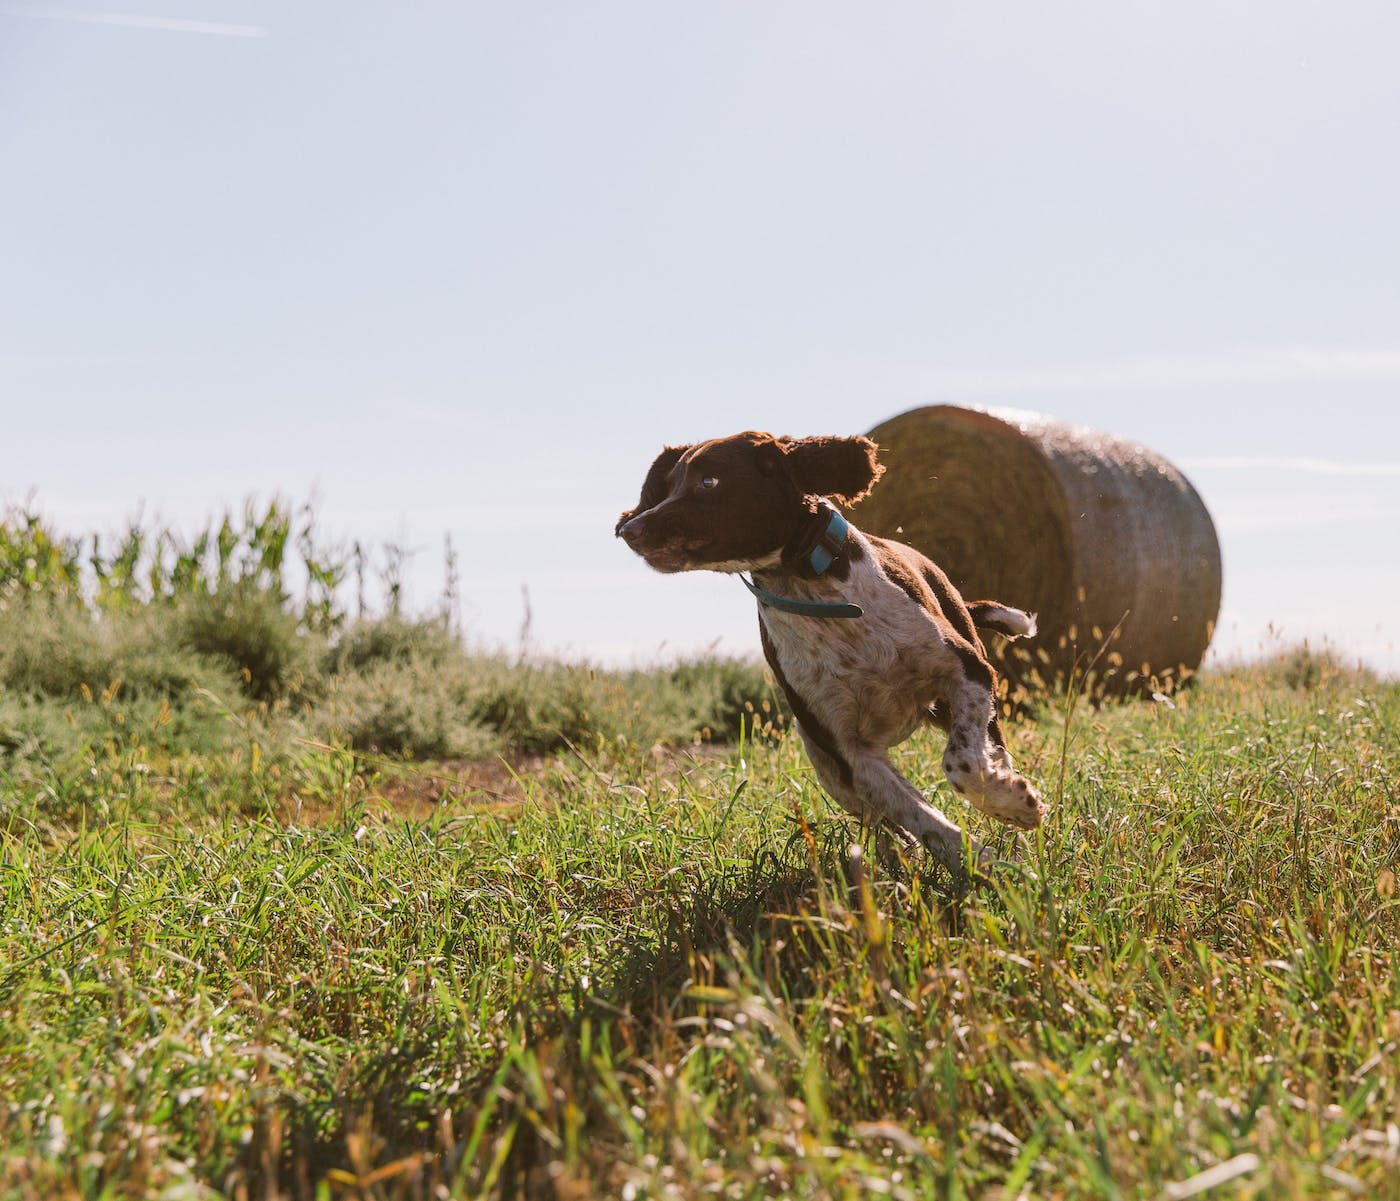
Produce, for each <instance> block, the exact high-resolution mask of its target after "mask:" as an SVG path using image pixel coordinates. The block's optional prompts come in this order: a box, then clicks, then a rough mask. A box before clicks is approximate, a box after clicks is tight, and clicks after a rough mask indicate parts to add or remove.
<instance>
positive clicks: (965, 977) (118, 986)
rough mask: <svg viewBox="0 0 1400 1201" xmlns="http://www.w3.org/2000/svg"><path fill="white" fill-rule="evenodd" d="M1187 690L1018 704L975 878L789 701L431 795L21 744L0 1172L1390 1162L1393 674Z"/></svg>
mask: <svg viewBox="0 0 1400 1201" xmlns="http://www.w3.org/2000/svg"><path fill="white" fill-rule="evenodd" d="M97 703H99V704H100V699H99V701H98V702H97ZM115 703H116V702H115V701H114V702H113V704H115ZM1172 704H1173V705H1174V706H1175V707H1171V706H1169V705H1167V704H1156V705H1141V704H1137V705H1131V706H1104V707H1102V708H1100V709H1098V710H1096V711H1090V710H1080V711H1079V712H1077V713H1076V714H1075V715H1074V719H1073V721H1071V722H1069V724H1068V728H1067V726H1066V719H1067V716H1068V715H1067V714H1066V713H1065V712H1064V711H1063V710H1056V709H1054V708H1052V707H1048V706H1047V707H1045V709H1044V710H1043V711H1042V714H1041V716H1040V717H1039V718H1038V719H1037V720H1035V721H1034V722H1032V723H1024V724H1019V725H1017V726H1016V727H1014V729H1013V732H1012V737H1013V748H1012V749H1013V751H1014V752H1015V753H1016V755H1017V757H1018V760H1019V762H1020V763H1021V765H1022V766H1023V767H1025V768H1026V769H1027V770H1028V771H1029V772H1030V773H1031V774H1032V775H1033V776H1035V777H1036V778H1038V779H1040V780H1042V781H1046V782H1047V783H1048V784H1049V786H1050V792H1051V794H1052V796H1051V799H1052V801H1053V803H1054V811H1053V814H1052V816H1051V819H1050V820H1049V822H1048V823H1047V825H1046V826H1045V828H1044V830H1043V831H1042V832H1041V833H1040V834H1038V835H1037V836H1036V837H1035V838H1033V839H1031V840H1029V841H1028V842H1025V843H1024V844H1022V845H1021V846H1020V848H1019V852H1017V851H1016V848H1015V847H1014V846H1013V843H1012V842H1011V841H1010V840H1009V839H1007V838H1006V837H1005V836H1004V835H1001V834H999V833H998V832H997V831H994V830H991V829H989V828H987V826H986V823H985V822H983V821H981V819H978V818H976V817H974V816H972V815H968V814H966V813H965V811H962V812H963V815H964V816H966V817H967V820H968V821H969V822H970V823H971V825H972V826H973V828H974V829H976V830H977V831H978V833H979V834H981V835H982V836H984V837H993V838H999V839H1000V842H999V845H1000V847H1001V849H1002V850H1003V851H1004V852H1005V853H1006V854H1007V855H1008V857H1011V856H1013V855H1014V854H1019V858H1014V859H1013V861H1012V862H1010V863H1009V865H1008V866H1007V868H1006V869H1005V870H1004V871H1003V873H1002V874H1001V876H1000V878H999V880H998V883H997V884H996V886H995V887H994V888H992V889H989V890H985V891H983V892H981V893H978V894H975V895H974V896H972V897H969V898H966V899H964V900H961V901H959V900H957V899H955V898H953V897H951V896H949V895H947V894H946V893H945V892H944V891H942V887H941V882H940V880H939V878H938V876H937V875H936V874H935V873H933V872H932V870H931V869H930V867H929V865H928V864H927V863H924V862H918V861H916V862H912V863H907V864H901V863H898V862H894V863H887V862H884V861H882V860H881V859H880V857H879V856H878V855H877V854H876V853H875V848H873V847H872V846H870V845H869V844H868V843H864V842H863V839H862V835H861V832H860V831H859V830H858V829H857V828H855V827H854V826H853V825H852V824H851V823H850V822H849V820H848V819H846V818H845V817H844V816H843V815H840V814H838V813H836V812H834V811H833V810H832V808H831V806H830V805H829V804H828V803H827V802H826V801H825V800H824V799H823V797H822V795H821V793H820V792H819V790H818V789H817V788H816V786H815V784H814V782H813V780H812V777H811V773H810V770H809V768H808V766H807V764H806V762H805V760H804V758H803V756H802V755H801V753H800V750H799V748H798V746H797V743H796V740H795V739H792V738H784V737H778V738H777V739H776V740H766V741H764V742H762V743H759V744H755V743H753V742H750V741H748V740H743V741H740V742H738V743H736V744H734V745H733V746H732V748H731V750H730V751H729V753H727V754H725V755H722V756H719V757H714V756H712V755H711V756H706V757H704V758H697V759H696V760H695V761H694V762H692V763H690V764H686V763H685V762H684V761H682V763H681V765H680V766H679V767H678V766H677V765H676V764H675V762H674V761H672V762H671V763H670V764H669V765H666V764H663V763H662V762H661V761H659V760H657V759H656V758H654V757H653V756H652V755H651V754H650V753H649V751H648V749H647V747H645V746H644V745H642V744H640V743H635V742H626V741H624V742H619V741H617V740H613V741H612V742H605V741H595V742H593V743H592V744H590V745H588V746H578V747H577V749H576V750H570V749H567V748H565V749H564V751H563V753H562V754H561V755H560V756H559V758H557V759H556V760H554V761H553V762H552V764H549V765H546V766H545V767H544V768H543V769H542V770H540V771H539V772H538V773H537V774H533V775H531V776H529V777H528V778H526V779H524V780H523V781H522V785H523V799H522V800H520V801H518V802H515V803H513V804H510V805H505V806H503V805H502V804H501V803H500V802H499V801H498V800H496V799H495V798H492V797H486V796H474V795H472V794H470V793H449V795H448V796H447V797H446V798H444V800H443V802H442V803H441V804H439V805H438V807H437V809H436V811H435V813H434V815H433V816H432V817H430V818H429V819H427V820H420V821H410V820H406V819H405V818H401V817H398V816H395V815H394V814H393V812H392V811H387V810H385V809H384V807H383V806H382V805H381V804H379V803H378V802H377V801H376V797H377V796H378V795H379V789H380V781H379V780H378V779H377V778H376V776H375V775H374V773H373V772H372V771H371V772H368V773H367V772H366V771H365V767H364V763H363V761H357V760H356V758H355V756H354V755H353V754H352V753H351V752H349V751H330V750H315V749H311V748H307V747H304V746H302V747H296V746H293V747H291V748H290V749H288V750H286V751H284V752H275V751H269V752H268V753H267V754H266V755H264V756H263V757H261V758H254V757H251V756H249V755H246V754H241V755H240V754H232V753H226V754H213V755H201V756H195V757H185V758H183V759H178V758H177V759H175V760H172V761H171V762H169V763H168V764H166V765H165V766H157V765H156V764H155V763H154V762H153V761H152V759H151V758H150V757H143V756H142V755H141V754H139V753H137V752H136V751H135V750H132V749H130V748H125V749H120V748H119V753H115V754H113V755H111V756H109V757H108V758H105V759H100V760H98V761H95V762H94V765H93V766H94V770H93V772H92V773H91V774H89V775H87V776H85V777H81V778H77V777H68V776H61V775H52V776H48V777H45V776H43V775H42V774H40V775H37V776H34V777H32V778H31V777H29V776H25V775H23V774H9V775H7V776H5V777H4V778H3V785H0V787H2V788H3V794H4V795H5V797H6V802H5V807H4V810H3V812H2V813H0V830H3V833H0V914H3V916H0V965H3V966H0V1098H3V1100H2V1101H0V1146H3V1147H4V1148H5V1151H4V1152H3V1153H0V1163H3V1167H0V1173H2V1174H3V1175H0V1181H3V1183H2V1184H0V1188H3V1190H4V1191H5V1193H6V1194H7V1195H10V1196H16V1197H34V1198H38V1197H53V1196H83V1197H99V1196H123V1195H158V1194H160V1193H162V1191H165V1192H167V1193H168V1195H171V1196H178V1195H188V1196H205V1195H214V1194H215V1193H219V1194H227V1195H230V1196H266V1197H272V1196H288V1197H299V1196H306V1197H316V1196H375V1197H434V1196H444V1195H445V1196H535V1195H543V1196H577V1197H581V1196H621V1195H626V1196H633V1197H653V1196H654V1197H662V1196H668V1197H704V1196H716V1195H717V1196H726V1197H730V1196H732V1197H760V1196H772V1195H797V1196H812V1197H856V1196H867V1195H887V1196H895V1197H938V1198H946V1197H989V1196H993V1197H1005V1198H1012V1197H1020V1196H1034V1197H1143V1198H1146V1197H1161V1196H1168V1197H1170V1196H1184V1195H1188V1193H1189V1191H1190V1189H1192V1188H1195V1187H1199V1186H1200V1185H1201V1183H1202V1182H1203V1181H1204V1180H1208V1179H1209V1177H1205V1176H1203V1174H1204V1173H1209V1172H1212V1171H1218V1172H1221V1173H1222V1174H1224V1175H1226V1176H1232V1179H1231V1182H1230V1183H1229V1185H1228V1186H1227V1187H1226V1188H1225V1189H1224V1192H1225V1194H1226V1195H1232V1196H1246V1197H1260V1198H1302V1197H1331V1196H1340V1195H1361V1196H1384V1195H1387V1192H1388V1190H1392V1189H1393V1186H1394V1184H1395V1182H1396V1180H1397V1179H1400V1139H1397V1136H1396V1134H1395V1130H1396V1128H1397V1125H1400V1082H1398V1081H1397V1069H1396V1064H1397V1062H1400V1055H1397V1052H1398V1051H1400V979H1398V978H1397V973H1396V968H1397V935H1398V934H1400V901H1397V899H1396V896H1395V871H1396V860H1397V856H1400V770H1398V769H1400V734H1397V731H1400V689H1397V687H1396V686H1395V685H1393V684H1381V683H1378V682H1376V681H1373V680H1369V679H1366V678H1364V677H1358V676H1355V675H1352V674H1347V673H1342V672H1338V671H1336V670H1334V669H1331V668H1326V667H1324V668H1321V669H1320V675H1318V676H1317V677H1316V678H1313V679H1311V680H1310V682H1308V683H1307V685H1306V686H1295V685H1294V684H1290V683H1289V682H1288V679H1287V678H1286V672H1285V668H1284V667H1279V668H1268V667H1257V668H1251V669H1241V670H1239V671H1237V672H1234V673H1231V674H1222V675H1219V676H1214V677H1211V676H1207V677H1205V678H1204V679H1202V680H1201V681H1200V682H1199V684H1198V686H1197V687H1196V688H1195V689H1194V690H1192V691H1190V692H1188V693H1186V694H1183V695H1181V696H1179V697H1177V698H1176V699H1175V700H1174V701H1173V702H1172ZM938 749H939V748H938V747H937V745H936V744H935V743H933V742H931V741H927V742H919V741H917V740H916V743H915V744H914V745H913V746H912V747H911V748H910V749H909V750H908V751H907V752H906V753H905V754H904V757H903V760H902V766H903V767H904V768H905V769H906V770H907V771H908V772H909V773H910V775H911V776H912V778H914V779H915V780H916V781H918V782H919V783H920V784H922V785H923V786H924V787H927V788H930V789H933V790H936V791H940V792H941V794H942V797H943V800H944V803H945V804H946V805H947V806H948V807H949V808H950V809H954V810H955V811H959V810H957V809H955V806H956V802H955V801H953V799H952V798H951V797H950V796H949V795H948V794H947V793H946V791H943V790H942V789H941V786H940V785H939V784H938V771H937V763H938ZM1062 765H1063V768H1064V770H1063V789H1062V790H1061V788H1060V786H1059V784H1058V783H1057V781H1059V780H1060V778H1061V767H1062ZM293 797H294V798H296V799H297V800H299V801H301V802H304V803H305V804H304V808H303V809H302V812H305V813H308V814H309V813H313V812H314V813H316V814H319V815H320V817H319V819H318V820H317V821H315V822H312V821H310V820H301V819H292V820H289V819H288V818H287V817H285V816H282V815H284V814H286V813H287V812H288V811H289V810H288V808H287V806H286V804H285V803H284V802H285V801H286V800H287V799H288V798H293ZM56 798H57V802H56ZM856 846H861V847H863V850H862V851H861V853H859V854H857V853H856V852H854V851H853V850H852V848H853V847H856ZM1173 1190H1175V1191H1173Z"/></svg>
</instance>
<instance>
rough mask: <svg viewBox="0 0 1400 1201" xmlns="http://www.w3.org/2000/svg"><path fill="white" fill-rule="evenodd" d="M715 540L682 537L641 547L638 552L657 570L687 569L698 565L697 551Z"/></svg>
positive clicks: (649, 565) (648, 564)
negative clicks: (656, 544) (657, 544)
mask: <svg viewBox="0 0 1400 1201" xmlns="http://www.w3.org/2000/svg"><path fill="white" fill-rule="evenodd" d="M713 541H714V539H713V538H680V539H677V540H676V541H675V542H667V543H665V544H663V545H661V546H652V547H646V548H642V549H639V550H638V551H637V553H638V554H639V555H641V556H642V558H643V559H645V560H646V564H647V566H648V567H650V568H653V569H654V570H656V571H685V570H686V569H687V568H690V567H694V566H695V565H696V553H697V552H698V551H702V550H704V549H705V548H706V547H707V546H709V545H710V544H711V543H712V542H713Z"/></svg>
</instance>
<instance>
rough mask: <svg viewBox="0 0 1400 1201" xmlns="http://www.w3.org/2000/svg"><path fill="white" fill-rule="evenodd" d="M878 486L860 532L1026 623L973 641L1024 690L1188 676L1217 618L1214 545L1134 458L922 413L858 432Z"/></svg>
mask: <svg viewBox="0 0 1400 1201" xmlns="http://www.w3.org/2000/svg"><path fill="white" fill-rule="evenodd" d="M870 437H871V438H872V439H874V441H875V442H877V443H878V444H879V446H880V461H881V462H882V463H884V465H885V475H884V477H883V478H882V479H881V481H880V483H879V484H878V485H877V486H876V488H875V490H874V491H873V492H872V493H871V494H870V496H868V497H867V498H866V499H865V500H864V501H862V502H861V503H860V504H859V505H858V506H857V511H856V512H855V513H854V515H853V520H855V522H856V523H857V524H858V525H859V526H860V527H861V529H863V530H865V531H867V532H868V533H873V534H878V535H881V536H882V537H887V538H894V539H898V540H899V541H901V542H907V543H908V544H909V545H911V546H913V547H915V548H917V549H918V550H921V551H922V552H923V553H924V554H926V555H928V557H929V558H931V559H933V560H934V562H936V563H937V564H938V565H939V566H940V567H942V568H943V570H944V571H946V572H947V573H948V576H949V577H950V578H951V579H952V581H953V583H954V584H955V585H956V586H957V587H958V589H959V590H960V591H961V592H962V594H963V596H964V597H965V598H966V599H968V600H980V599H990V600H997V601H1002V602H1004V603H1006V604H1009V605H1015V606H1017V607H1018V608H1023V609H1029V610H1031V611H1033V612H1035V613H1036V614H1037V619H1038V624H1039V633H1038V634H1037V635H1036V637H1035V638H1033V639H1030V640H1028V641H1025V642H1022V643H1018V644H1008V643H1007V642H1006V641H1005V640H1004V639H1002V638H1000V637H999V636H994V635H988V636H986V638H985V641H986V642H987V649H988V651H989V652H990V653H992V655H993V656H994V658H996V659H997V660H998V665H999V667H1000V668H1001V670H1002V672H1003V674H1004V675H1006V676H1007V677H1008V678H1009V679H1010V680H1011V681H1012V682H1013V683H1020V684H1023V685H1025V686H1027V687H1029V688H1032V689H1035V688H1037V687H1043V686H1051V685H1054V684H1055V683H1057V682H1058V681H1063V680H1064V679H1066V678H1070V677H1075V678H1078V679H1081V680H1083V681H1085V682H1086V683H1087V685H1088V686H1089V687H1091V688H1093V689H1096V690H1100V691H1112V692H1130V691H1149V692H1150V691H1157V690H1159V689H1169V688H1170V687H1171V686H1172V685H1174V684H1176V683H1180V682H1181V681H1183V680H1184V679H1185V678H1187V677H1188V676H1189V675H1190V674H1191V673H1192V672H1194V671H1195V669H1196V668H1197V666H1199V664H1200V662H1201V658H1202V656H1203V655H1204V654H1205V651H1206V647H1207V646H1208V645H1209V644H1210V639H1211V634H1212V633H1213V631H1214V627H1215V620H1216V617H1217V616H1218V614H1219V611H1220V544H1219V542H1218V541H1217V539H1216V535H1215V526H1214V524H1213V523H1212V522H1211V519H1210V514H1209V513H1208V512H1207V511H1206V507H1205V505H1204V504H1203V503H1202V502H1201V498H1200V496H1199V495H1197V493H1196V490H1195V489H1194V488H1193V487H1192V486H1191V485H1190V483H1189V482H1188V481H1187V480H1186V477H1185V476H1183V475H1182V474H1181V472H1179V471H1178V470H1177V469H1176V468H1175V467H1173V466H1172V465H1171V464H1170V463H1168V462H1167V461H1166V460H1165V459H1163V458H1162V457H1161V456H1160V455H1157V454H1155V453H1153V452H1152V451H1150V450H1148V449H1147V448H1146V447H1143V446H1139V445H1137V444H1136V443H1133V442H1128V441H1126V440H1124V439H1121V438H1115V437H1113V436H1111V435H1109V434H1105V433H1101V432H1099V431H1098V430H1093V429H1089V428H1087V427H1084V426H1069V425H1065V424H1064V423H1062V422H1058V421H1054V420H1052V419H1051V418H1048V417H1044V416H1041V415H1039V414H1035V413H1026V412H1020V411H1016V410H1010V409H1006V410H996V409H967V408H961V407H959V406H956V405H931V406H928V407H926V408H921V409H914V410H912V411H910V412H908V413H902V414H900V415H899V416H897V417H892V418H891V419H890V420H888V421H886V422H883V423H882V424H880V425H878V426H876V427H875V428H874V429H873V430H871V431H870Z"/></svg>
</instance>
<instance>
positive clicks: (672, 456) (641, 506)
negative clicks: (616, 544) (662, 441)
mask: <svg viewBox="0 0 1400 1201" xmlns="http://www.w3.org/2000/svg"><path fill="white" fill-rule="evenodd" d="M689 449H690V447H689V446H668V447H666V449H665V450H663V451H662V452H661V453H660V454H659V455H657V456H656V461H655V462H654V463H652V465H651V470H650V471H648V472H647V478H646V480H645V481H644V482H643V483H642V495H641V499H640V500H638V501H637V507H636V508H635V509H628V510H627V512H625V513H624V514H623V515H622V516H621V517H619V518H618V519H617V525H616V526H614V527H613V533H617V531H618V530H620V529H621V528H622V527H623V526H624V525H626V524H627V522H629V521H631V520H632V518H634V517H635V516H636V515H637V514H638V513H645V512H646V511H647V510H648V509H654V508H656V506H657V505H659V504H660V503H661V502H662V501H663V500H665V499H666V493H667V492H668V491H670V489H668V488H667V487H666V477H667V476H668V475H670V474H671V468H672V467H674V466H675V465H676V464H677V463H678V462H679V461H680V457H681V455H683V454H685V452H686V451H688V450H689Z"/></svg>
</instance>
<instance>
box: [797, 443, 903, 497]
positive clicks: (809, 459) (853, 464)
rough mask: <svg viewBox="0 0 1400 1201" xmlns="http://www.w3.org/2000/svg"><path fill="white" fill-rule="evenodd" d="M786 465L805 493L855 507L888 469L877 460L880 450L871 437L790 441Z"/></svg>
mask: <svg viewBox="0 0 1400 1201" xmlns="http://www.w3.org/2000/svg"><path fill="white" fill-rule="evenodd" d="M779 445H780V446H782V448H783V452H784V453H783V466H784V467H785V469H786V470H787V473H788V476H789V477H790V478H791V479H792V482H793V483H794V484H796V485H797V487H798V488H799V489H800V490H801V491H802V492H804V493H817V494H819V495H821V496H829V497H831V498H832V499H833V500H835V501H838V502H839V503H841V504H847V505H849V504H854V503H855V502H856V501H858V500H860V498H861V497H862V496H864V495H865V494H866V493H867V492H869V491H870V489H871V488H872V487H873V486H874V484H875V481H876V480H878V479H879V478H880V477H881V476H882V475H883V474H884V473H885V469H884V468H883V467H882V466H881V465H880V463H879V462H878V461H877V460H876V457H875V456H876V454H877V452H878V451H879V449H880V448H879V447H878V446H876V445H875V443H873V442H872V441H871V440H870V439H869V438H860V437H856V438H787V439H783V440H782V441H781V442H780V443H779Z"/></svg>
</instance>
